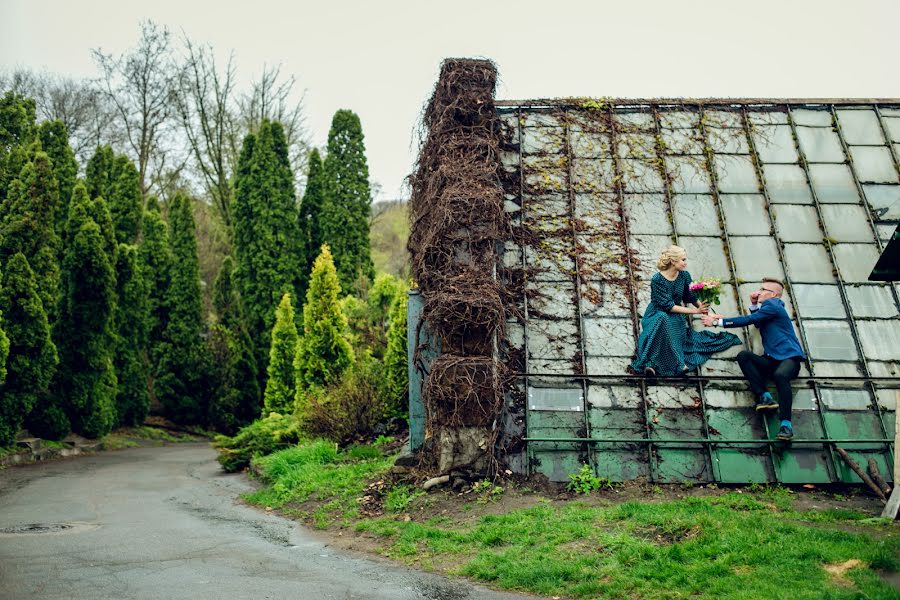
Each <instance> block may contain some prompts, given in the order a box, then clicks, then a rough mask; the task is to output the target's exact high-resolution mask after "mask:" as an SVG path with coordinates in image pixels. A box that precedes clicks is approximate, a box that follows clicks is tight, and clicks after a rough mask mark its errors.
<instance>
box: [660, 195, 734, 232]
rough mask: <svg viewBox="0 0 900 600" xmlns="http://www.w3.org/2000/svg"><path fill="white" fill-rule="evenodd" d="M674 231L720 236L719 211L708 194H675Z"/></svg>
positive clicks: (673, 201) (673, 199)
mask: <svg viewBox="0 0 900 600" xmlns="http://www.w3.org/2000/svg"><path fill="white" fill-rule="evenodd" d="M672 203H673V205H674V209H675V229H676V231H678V233H679V234H690V235H720V234H721V233H722V230H721V228H720V227H719V211H718V209H716V204H715V202H714V201H713V198H712V196H711V195H709V194H675V195H674V197H673V198H672Z"/></svg>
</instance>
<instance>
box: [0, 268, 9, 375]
mask: <svg viewBox="0 0 900 600" xmlns="http://www.w3.org/2000/svg"><path fill="white" fill-rule="evenodd" d="M2 282H3V273H0V297H2V295H3V283H2ZM8 357H9V338H8V337H7V336H6V331H5V330H4V329H3V311H2V310H0V386H3V383H4V382H5V381H6V359H7V358H8ZM0 389H2V387H0Z"/></svg>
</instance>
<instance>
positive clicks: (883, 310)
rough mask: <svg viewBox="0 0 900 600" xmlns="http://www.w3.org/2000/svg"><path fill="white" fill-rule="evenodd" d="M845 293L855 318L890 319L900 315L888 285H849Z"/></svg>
mask: <svg viewBox="0 0 900 600" xmlns="http://www.w3.org/2000/svg"><path fill="white" fill-rule="evenodd" d="M844 291H845V292H846V293H847V303H848V304H849V305H850V310H851V311H853V316H855V317H878V318H882V319H889V318H891V317H895V316H897V315H898V312H897V304H896V303H895V302H894V295H893V294H891V288H890V287H888V286H886V285H860V286H855V285H848V286H846V287H845V288H844Z"/></svg>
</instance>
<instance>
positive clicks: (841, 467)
mask: <svg viewBox="0 0 900 600" xmlns="http://www.w3.org/2000/svg"><path fill="white" fill-rule="evenodd" d="M844 450H846V451H847V454H848V455H849V456H850V458H851V459H853V460H854V461H856V464H858V465H859V466H860V467H861V468H862V469H863V470H864V471H867V472H868V463H869V459H870V458H874V459H875V464H877V465H878V471H879V472H880V473H881V475H882V477H884V478H885V479H886V480H888V481H890V479H891V477H890V475H891V469H890V467H889V466H888V461H887V458H886V457H885V453H884V452H883V451H878V450H869V451H866V450H856V449H851V448H850V447H849V446H847V445H845V446H844ZM837 475H838V479H839V480H840V481H841V483H862V479H860V477H859V475H857V474H856V472H855V471H853V469H851V468H850V465H848V464H847V463H846V462H844V461H843V460H842V459H841V458H840V457H838V461H837Z"/></svg>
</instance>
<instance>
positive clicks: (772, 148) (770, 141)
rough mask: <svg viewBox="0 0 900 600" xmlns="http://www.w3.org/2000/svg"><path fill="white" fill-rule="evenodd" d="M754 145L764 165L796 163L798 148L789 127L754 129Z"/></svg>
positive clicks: (763, 126) (761, 126)
mask: <svg viewBox="0 0 900 600" xmlns="http://www.w3.org/2000/svg"><path fill="white" fill-rule="evenodd" d="M753 143H754V144H755V145H756V152H757V153H758V154H759V159H760V160H761V161H762V162H764V163H795V164H796V162H797V159H798V157H797V148H796V147H794V134H793V133H792V132H791V128H790V126H789V125H758V126H756V127H754V128H753Z"/></svg>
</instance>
